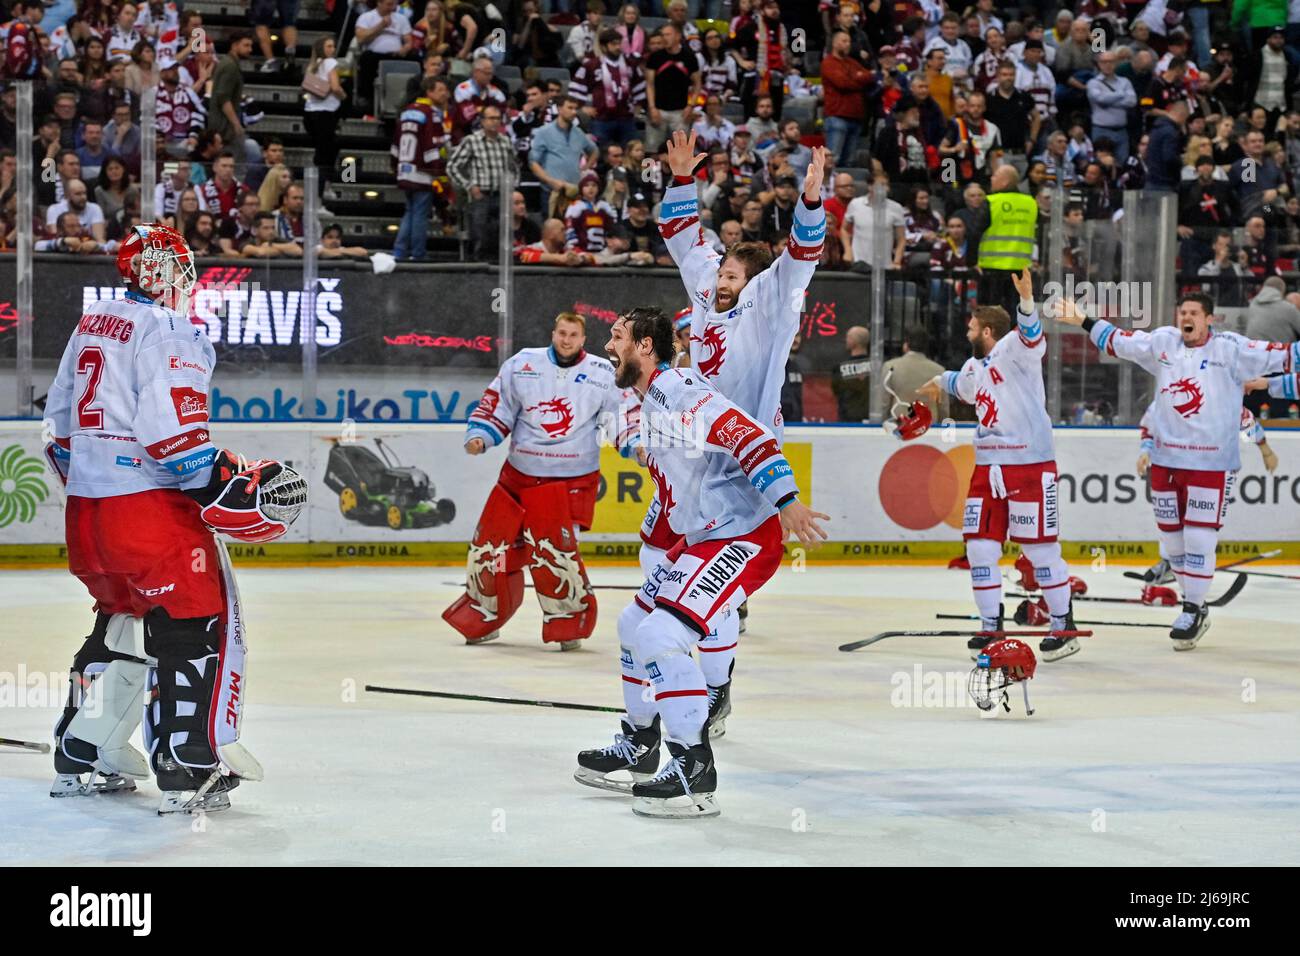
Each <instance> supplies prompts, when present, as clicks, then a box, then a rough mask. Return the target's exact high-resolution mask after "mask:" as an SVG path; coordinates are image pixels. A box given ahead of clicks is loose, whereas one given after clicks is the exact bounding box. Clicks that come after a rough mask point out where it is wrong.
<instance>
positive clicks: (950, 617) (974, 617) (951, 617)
mask: <svg viewBox="0 0 1300 956" xmlns="http://www.w3.org/2000/svg"><path fill="white" fill-rule="evenodd" d="M935 617H937V618H938V619H939V620H941V621H978V620H979V619H980V616H979V615H978V614H936V615H935ZM1074 623H1075V624H1087V625H1089V626H1091V627H1163V628H1165V629H1166V630H1168V628H1169V625H1168V624H1152V623H1151V622H1150V621H1143V622H1141V623H1139V622H1137V621H1075V622H1074Z"/></svg>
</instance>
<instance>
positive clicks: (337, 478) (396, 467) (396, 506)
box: [325, 438, 456, 531]
mask: <svg viewBox="0 0 1300 956" xmlns="http://www.w3.org/2000/svg"><path fill="white" fill-rule="evenodd" d="M374 442H375V448H376V449H378V451H379V454H375V452H374V451H371V450H370V447H369V446H368V445H362V444H355V443H344V442H340V441H335V442H334V447H333V448H331V449H330V457H329V467H328V468H326V470H325V484H326V486H327V487H328V488H329V489H330V491H333V492H334V493H335V494H337V495H338V496H339V511H341V512H343V516H344V517H345V518H347V519H348V520H350V521H359V522H361V523H362V524H364V525H384V524H386V525H388V527H390V528H392V529H393V530H394V531H402V530H406V529H408V528H433V527H436V526H437V525H440V524H447V523H448V522H450V521H451V520H452V519H453V518H455V517H456V505H455V503H453V502H452V500H451V499H450V498H439V499H437V500H436V501H435V500H434V495H435V494H436V491H437V490H436V489H435V488H434V487H433V484H432V483H431V482H430V481H429V476H428V475H426V474H425V473H424V472H423V471H421V470H420V469H419V468H414V467H412V466H410V465H403V464H401V463H400V462H399V461H398V460H397V456H396V455H395V454H393V452H392V451H390V450H389V449H388V448H386V447H385V446H384V442H383V440H382V439H379V438H376V439H375V440H374ZM381 455H382V456H383V457H380V456H381Z"/></svg>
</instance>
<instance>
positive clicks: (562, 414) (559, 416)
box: [524, 398, 573, 438]
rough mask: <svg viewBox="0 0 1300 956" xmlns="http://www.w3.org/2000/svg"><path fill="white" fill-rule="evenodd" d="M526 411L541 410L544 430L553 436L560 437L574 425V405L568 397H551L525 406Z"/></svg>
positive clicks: (541, 422)
mask: <svg viewBox="0 0 1300 956" xmlns="http://www.w3.org/2000/svg"><path fill="white" fill-rule="evenodd" d="M524 411H526V412H541V421H540V422H539V423H538V424H540V425H541V426H542V431H544V432H546V434H547V435H548V436H549V437H551V438H560V437H563V436H564V435H567V434H568V433H569V429H571V428H572V427H573V406H572V405H570V404H569V400H568V399H567V398H550V399H547V400H546V401H544V402H538V403H537V404H536V405H532V406H530V407H528V408H525V409H524Z"/></svg>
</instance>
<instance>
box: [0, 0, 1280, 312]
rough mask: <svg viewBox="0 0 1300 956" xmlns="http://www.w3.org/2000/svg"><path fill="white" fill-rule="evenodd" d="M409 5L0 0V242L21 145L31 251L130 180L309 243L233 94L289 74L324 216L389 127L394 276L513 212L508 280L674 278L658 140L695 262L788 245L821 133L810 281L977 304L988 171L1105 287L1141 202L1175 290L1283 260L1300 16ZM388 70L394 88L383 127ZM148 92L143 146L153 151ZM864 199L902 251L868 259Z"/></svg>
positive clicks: (265, 240) (1097, 0)
mask: <svg viewBox="0 0 1300 956" xmlns="http://www.w3.org/2000/svg"><path fill="white" fill-rule="evenodd" d="M414 2H415V3H416V4H417V5H416V6H415V7H412V6H410V5H404V4H399V2H398V0H354V2H353V3H352V4H351V5H350V6H349V4H348V3H347V2H346V0H337V2H335V3H333V4H332V5H330V6H329V8H328V13H326V12H320V16H329V17H330V18H331V19H330V21H329V25H330V30H329V31H328V32H329V34H330V35H328V36H323V37H321V38H320V39H317V40H316V41H315V42H314V43H312V44H311V46H310V54H309V55H307V56H305V57H300V56H299V53H300V49H299V46H298V43H297V40H298V38H297V34H296V29H295V22H296V20H297V18H298V3H297V2H296V0H277V2H272V0H251V2H250V3H249V5H248V22H247V28H241V29H233V30H228V31H225V32H223V33H222V35H221V37H220V40H219V41H217V42H214V41H213V40H212V39H211V38H210V37H209V34H208V32H207V31H205V28H204V24H203V17H202V15H201V13H199V12H198V11H196V10H186V9H184V7H183V5H181V4H177V3H173V2H170V0H148V2H142V3H140V4H138V5H137V4H133V3H123V2H118V0H79V2H77V3H76V4H75V5H74V4H72V3H71V2H64V3H61V4H56V5H54V6H51V7H47V6H46V5H45V4H44V3H43V2H40V0H33V2H26V0H12V2H9V3H7V4H0V6H5V7H6V10H7V12H6V14H5V15H4V21H5V22H3V24H0V42H3V66H2V67H0V75H3V77H4V78H5V87H4V91H3V94H2V95H0V216H2V217H3V219H2V221H0V227H2V228H3V236H0V241H2V242H3V243H5V244H6V246H9V245H11V244H12V242H13V236H14V231H15V228H16V222H15V218H16V189H15V187H14V180H15V177H16V161H15V157H16V155H17V152H18V151H19V150H20V149H21V150H25V149H29V148H30V149H31V151H32V157H33V160H34V165H35V170H36V176H37V180H36V183H35V189H36V198H37V203H38V216H37V221H36V223H34V225H35V227H36V229H37V235H38V238H39V241H40V246H39V248H40V249H42V250H48V251H57V252H64V253H68V254H75V255H88V254H96V253H103V252H111V251H112V250H113V249H114V248H115V243H116V242H117V241H119V240H120V237H121V236H122V234H123V231H124V230H125V229H127V228H129V227H130V225H131V224H132V223H133V222H136V221H138V219H139V216H140V209H141V197H140V181H141V164H142V163H144V162H148V163H151V164H153V165H154V167H155V172H156V177H157V183H158V185H157V187H156V190H155V193H154V197H153V200H154V209H155V210H156V213H155V214H156V216H157V218H159V219H162V220H164V221H167V222H170V223H173V224H175V226H176V227H177V228H178V229H180V230H181V231H182V232H183V233H184V234H185V235H186V237H187V238H188V239H189V240H190V242H191V244H192V245H193V246H194V248H195V249H196V251H198V252H200V254H213V255H227V256H246V257H259V258H265V257H280V256H298V255H301V249H302V210H303V206H304V199H305V197H304V194H303V187H302V182H301V179H300V170H299V169H296V168H294V167H293V166H291V165H289V164H288V163H286V160H285V145H284V143H283V142H282V141H281V140H280V139H279V138H277V136H275V135H272V134H266V135H262V134H259V133H258V131H257V122H258V119H259V117H260V108H259V106H258V104H257V103H256V102H255V101H254V100H253V99H252V98H251V97H250V96H249V95H247V94H246V92H245V89H244V82H245V76H246V75H248V74H250V73H251V74H258V75H260V74H263V73H265V74H267V75H268V76H275V77H279V78H281V79H283V78H284V77H286V76H287V77H289V78H290V82H293V83H300V84H301V98H302V103H303V107H302V119H303V127H304V129H305V130H306V132H307V133H308V134H309V135H310V140H311V143H312V147H313V149H314V162H315V164H316V165H317V166H319V167H320V168H321V188H322V196H321V198H322V201H333V200H332V198H331V194H329V193H327V192H325V190H326V189H327V188H328V187H329V185H330V184H331V183H333V182H335V181H337V179H338V178H339V176H340V167H339V162H338V157H339V155H340V150H339V148H338V145H337V139H338V130H339V126H340V123H341V122H342V120H344V119H345V118H348V117H359V118H363V119H366V118H368V119H370V120H373V121H374V122H375V123H377V124H381V126H380V127H379V128H382V129H383V134H382V135H383V136H384V138H385V142H386V144H391V157H392V164H391V176H392V179H391V184H392V185H394V186H396V187H398V188H399V189H400V191H401V192H400V195H401V196H402V197H403V199H404V202H405V213H404V215H403V216H402V219H401V224H400V226H399V227H398V228H397V230H396V233H395V235H393V236H392V240H393V249H392V251H393V254H394V255H395V257H396V258H398V259H399V260H410V261H420V260H423V259H425V258H426V257H427V256H428V254H429V236H430V235H431V234H432V235H433V236H434V237H438V236H445V235H455V234H459V233H460V232H462V231H463V233H464V234H465V236H466V245H467V248H468V254H469V255H470V256H471V257H472V258H474V259H479V260H492V259H494V258H495V257H496V256H497V255H498V247H499V239H498V230H499V226H498V220H499V216H500V215H501V213H502V210H503V209H508V210H509V212H510V215H511V216H512V220H513V223H514V249H513V252H512V254H513V255H514V256H515V257H516V258H517V260H518V261H520V262H522V263H526V264H553V265H565V266H601V265H615V264H618V265H643V266H654V265H665V264H668V262H669V260H668V258H667V255H666V250H665V248H664V246H663V243H662V242H661V241H660V239H659V237H658V234H657V231H656V229H655V228H654V221H655V215H656V211H657V204H658V202H659V200H660V197H661V196H662V193H663V189H664V185H665V183H667V182H670V180H671V176H670V174H669V173H668V170H667V167H666V162H665V153H664V143H665V142H666V141H667V139H668V138H669V137H670V136H671V135H672V133H673V132H674V131H677V130H693V131H694V132H695V133H696V135H697V137H698V143H699V145H700V150H701V152H702V153H703V154H704V156H705V159H704V161H703V162H702V163H701V166H700V169H699V171H698V173H697V176H698V180H699V192H700V199H701V209H702V210H703V215H702V220H703V224H704V227H705V238H706V241H707V242H709V243H711V244H712V245H713V246H714V247H715V248H717V249H719V250H721V249H724V248H725V247H726V246H728V245H730V244H731V243H733V242H736V241H742V240H743V241H750V242H753V241H758V242H763V243H767V244H768V245H770V246H771V247H772V249H773V250H774V251H779V250H780V248H781V247H782V245H783V244H784V242H785V241H786V236H787V234H788V231H789V229H790V226H791V222H792V212H793V208H794V204H795V202H796V200H797V197H798V193H799V189H800V186H801V183H802V178H803V175H804V171H805V170H806V168H807V164H808V160H809V156H810V148H811V147H812V146H815V145H819V144H822V143H824V144H825V145H827V147H828V148H829V150H830V152H831V155H832V159H833V162H834V164H835V170H834V171H833V173H832V174H830V175H828V176H827V180H826V185H825V194H824V197H823V198H824V200H825V203H826V209H827V212H828V216H829V219H830V222H829V228H830V230H831V233H830V234H831V236H832V237H838V240H839V241H831V242H828V243H826V247H825V253H824V256H825V258H824V261H823V263H822V265H823V267H824V268H826V269H832V270H836V269H844V270H849V269H856V270H859V271H866V270H869V269H870V268H871V267H872V266H873V265H874V262H873V259H874V257H875V256H876V255H877V254H883V255H884V256H885V257H886V262H885V263H884V264H885V265H886V266H887V267H888V268H892V269H907V270H913V271H918V270H920V271H925V272H927V273H929V274H931V275H932V276H933V278H932V279H930V280H927V283H928V287H929V291H930V293H931V299H933V298H934V297H935V296H938V297H939V298H940V299H943V298H944V297H948V298H949V299H952V298H956V299H960V297H961V296H962V295H965V294H967V292H966V287H965V286H964V285H963V284H962V283H960V282H957V281H955V280H954V276H956V277H958V278H959V277H960V276H961V274H962V272H963V270H967V271H969V270H973V269H974V268H975V267H976V265H977V263H978V258H979V248H980V241H981V238H982V236H983V234H984V232H985V230H986V229H987V227H988V224H989V215H988V202H987V195H988V193H989V192H990V190H992V189H993V188H994V187H995V186H996V185H997V184H998V183H1002V184H1004V185H1003V186H1002V188H1006V187H1005V183H1006V182H1008V181H1010V180H1008V179H1007V178H1006V177H1005V176H1004V177H1003V178H1002V179H1001V180H996V181H995V179H996V177H997V175H998V170H999V168H1000V167H1004V166H1010V167H1012V168H1013V169H1014V170H1015V173H1016V175H1015V176H1014V177H1013V178H1014V185H1013V186H1011V187H1010V188H1013V189H1016V190H1019V191H1021V192H1024V193H1027V194H1029V195H1031V196H1033V197H1034V198H1036V199H1037V201H1038V208H1039V211H1040V216H1041V217H1042V223H1043V225H1044V227H1045V226H1046V224H1047V223H1048V222H1049V221H1050V215H1051V205H1052V202H1053V196H1054V195H1055V192H1056V189H1057V187H1058V185H1059V186H1060V187H1061V188H1063V189H1064V190H1065V192H1064V196H1065V203H1066V208H1065V209H1064V210H1063V212H1062V219H1063V221H1064V230H1065V260H1066V262H1065V265H1066V268H1068V269H1069V270H1071V271H1072V272H1073V273H1075V274H1076V275H1080V276H1095V275H1098V274H1109V273H1110V272H1111V271H1112V270H1113V268H1114V264H1115V262H1116V261H1117V256H1118V255H1119V250H1118V244H1117V243H1116V242H1115V236H1116V235H1117V234H1118V231H1117V230H1116V229H1115V226H1114V224H1115V222H1116V220H1117V217H1118V216H1119V215H1120V214H1121V212H1122V208H1123V195H1124V192H1125V191H1126V190H1133V189H1142V190H1146V191H1148V192H1155V193H1159V192H1167V193H1171V194H1174V195H1176V197H1177V210H1178V215H1177V218H1178V237H1179V250H1178V251H1179V255H1178V260H1179V264H1178V267H1179V269H1180V271H1181V273H1182V274H1183V275H1184V276H1185V277H1196V278H1200V277H1204V278H1205V279H1206V281H1211V280H1212V279H1213V278H1214V277H1221V276H1237V277H1249V278H1253V279H1255V280H1262V279H1263V278H1265V277H1267V276H1270V275H1277V274H1282V273H1287V272H1289V271H1291V270H1292V268H1293V266H1294V262H1295V260H1296V258H1297V257H1298V256H1300V198H1297V195H1296V191H1295V185H1296V177H1297V175H1300V109H1297V106H1298V105H1300V104H1297V101H1296V99H1295V95H1296V92H1297V85H1298V84H1300V3H1298V2H1296V0H1291V2H1289V3H1288V2H1286V0H1249V2H1243V0H1236V2H1230V0H1210V2H1199V0H1198V2H1191V0H1150V2H1145V3H1143V2H1126V0H1080V2H1075V3H1069V4H1064V5H1062V4H1049V3H1043V2H1037V3H1035V2H1028V0H1027V2H1024V3H1020V4H1014V3H1007V2H1003V0H974V2H973V3H972V4H970V5H965V4H964V3H963V4H962V5H951V6H950V5H949V4H948V3H946V2H945V0H870V2H865V0H842V2H835V0H802V2H796V0H639V2H628V3H621V4H620V3H615V2H606V0H573V2H570V0H495V2H493V3H486V2H481V3H480V2H453V0H429V2H428V3H425V4H422V5H420V4H419V0H414ZM59 10H61V11H62V13H61V14H60V15H57V16H56V15H54V14H53V13H52V11H59ZM56 20H57V21H59V22H56ZM390 61H405V62H407V63H410V64H414V66H415V69H416V72H415V73H413V74H412V75H411V77H410V82H409V84H407V88H406V93H405V95H404V96H403V97H402V102H401V103H400V104H396V108H395V109H392V110H385V111H383V112H384V113H385V114H386V115H380V114H381V110H380V108H379V107H380V102H379V101H380V100H381V99H382V97H383V96H384V95H386V94H385V93H384V91H383V89H382V84H381V82H380V80H381V77H382V75H383V74H384V64H385V63H387V62H390ZM21 79H30V80H33V81H35V83H34V104H35V116H36V120H35V136H34V139H33V141H32V143H31V144H30V146H29V144H27V143H22V144H20V143H17V142H16V141H15V140H16V89H15V85H14V83H13V82H12V81H14V80H21ZM150 85H153V86H154V87H155V88H156V90H157V103H158V108H157V120H156V124H155V125H156V134H157V144H158V145H157V154H156V155H155V156H150V157H143V156H142V155H141V142H142V138H141V130H140V126H139V124H140V104H141V99H142V93H143V91H144V90H145V89H147V88H148V87H149V86H150ZM876 184H879V185H881V186H884V187H885V188H886V190H887V192H888V196H889V199H888V200H887V201H886V202H885V204H884V208H883V209H882V210H877V208H876V202H875V200H873V199H872V198H871V196H870V195H869V193H870V192H871V188H870V187H872V186H874V185H876ZM878 211H879V212H880V213H881V215H883V216H884V218H885V219H886V221H887V222H888V224H889V229H890V231H891V232H892V241H891V242H890V243H889V246H888V248H887V249H884V250H883V251H882V252H880V253H878V252H877V250H876V249H875V247H874V244H873V242H872V241H871V235H872V230H873V226H874V223H875V216H876V214H877V212H878ZM322 215H324V216H325V217H326V219H327V220H328V218H329V217H330V215H331V214H330V212H329V210H328V209H325V210H323V212H322ZM335 238H337V236H335ZM340 248H350V249H353V253H355V254H362V253H364V250H361V249H359V248H353V247H342V246H340ZM1045 248H1046V246H1045V244H1044V243H1041V242H1040V243H1039V248H1038V250H1037V253H1036V254H1037V255H1038V256H1039V257H1040V258H1041V256H1042V255H1043V253H1044V250H1045ZM1252 288H1253V287H1252ZM1242 304H1244V301H1243V302H1242Z"/></svg>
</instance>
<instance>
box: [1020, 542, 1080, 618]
mask: <svg viewBox="0 0 1300 956" xmlns="http://www.w3.org/2000/svg"><path fill="white" fill-rule="evenodd" d="M1020 550H1021V551H1023V552H1024V553H1025V555H1026V556H1027V557H1028V558H1029V560H1030V561H1031V562H1032V563H1033V565H1034V580H1035V581H1037V582H1038V586H1039V587H1040V588H1042V589H1043V597H1044V598H1045V599H1046V601H1047V610H1048V612H1049V613H1050V614H1051V615H1052V617H1061V618H1063V617H1065V615H1067V614H1069V613H1070V569H1069V567H1067V566H1066V563H1065V561H1064V560H1062V558H1061V545H1060V542H1058V541H1048V542H1045V543H1043V544H1022V545H1021V546H1020Z"/></svg>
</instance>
